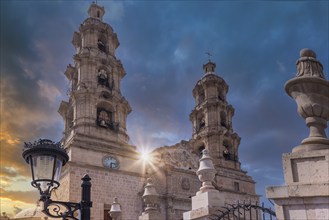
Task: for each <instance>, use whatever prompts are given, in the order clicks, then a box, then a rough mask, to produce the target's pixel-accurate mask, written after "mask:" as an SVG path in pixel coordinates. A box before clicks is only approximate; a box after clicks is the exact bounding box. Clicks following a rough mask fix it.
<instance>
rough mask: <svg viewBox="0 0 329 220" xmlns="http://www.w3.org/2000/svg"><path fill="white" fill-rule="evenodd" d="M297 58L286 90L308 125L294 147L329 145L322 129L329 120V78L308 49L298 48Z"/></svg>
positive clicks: (300, 149) (318, 148)
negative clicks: (306, 130) (306, 133)
mask: <svg viewBox="0 0 329 220" xmlns="http://www.w3.org/2000/svg"><path fill="white" fill-rule="evenodd" d="M300 56H301V58H299V59H298V61H297V71H298V72H297V76H296V77H295V78H293V79H291V80H289V81H288V82H287V83H286V85H285V90H286V92H287V93H288V95H289V96H291V97H292V98H293V99H295V101H296V103H297V107H298V113H299V115H300V116H301V117H302V118H304V119H305V122H306V125H307V126H308V127H309V128H310V134H309V137H307V138H305V139H304V140H303V141H302V143H301V144H302V145H301V146H297V147H295V148H294V149H293V152H296V151H310V150H321V149H328V146H329V139H328V138H327V136H326V132H325V129H326V128H327V122H328V120H329V105H328V103H329V81H327V80H326V79H325V77H324V74H323V71H322V65H321V63H320V62H319V61H317V60H316V59H315V58H316V54H315V53H314V52H313V51H312V50H310V49H303V50H301V52H300Z"/></svg>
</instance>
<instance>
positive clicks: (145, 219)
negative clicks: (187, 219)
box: [138, 178, 164, 220]
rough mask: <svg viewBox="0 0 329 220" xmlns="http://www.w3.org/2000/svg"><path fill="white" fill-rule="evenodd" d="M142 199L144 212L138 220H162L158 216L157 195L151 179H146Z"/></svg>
mask: <svg viewBox="0 0 329 220" xmlns="http://www.w3.org/2000/svg"><path fill="white" fill-rule="evenodd" d="M142 198H143V200H144V203H145V210H144V212H143V213H142V215H141V216H139V217H138V220H164V219H163V218H162V215H161V214H160V208H159V194H158V193H157V192H156V189H155V187H154V184H153V180H152V179H151V178H148V179H147V184H146V186H145V190H144V194H143V196H142Z"/></svg>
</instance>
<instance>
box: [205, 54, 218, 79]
mask: <svg viewBox="0 0 329 220" xmlns="http://www.w3.org/2000/svg"><path fill="white" fill-rule="evenodd" d="M206 54H207V55H208V63H206V64H203V71H204V73H205V74H207V73H215V69H216V64H215V63H213V62H211V59H210V58H211V56H212V54H211V53H209V52H206Z"/></svg>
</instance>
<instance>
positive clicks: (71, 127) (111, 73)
mask: <svg viewBox="0 0 329 220" xmlns="http://www.w3.org/2000/svg"><path fill="white" fill-rule="evenodd" d="M104 13H105V10H104V7H101V6H99V5H97V4H95V3H92V4H91V6H90V7H89V10H88V15H89V17H88V18H87V19H86V20H85V21H84V22H83V23H82V24H81V25H80V28H79V31H77V32H75V33H74V35H73V40H72V43H73V45H74V47H75V49H76V54H75V55H74V65H68V67H67V69H66V71H65V76H66V77H67V78H68V80H69V81H70V89H69V94H68V95H69V101H68V102H66V101H63V102H62V103H61V105H60V108H59V113H60V114H61V116H62V117H63V119H64V123H65V131H64V138H63V142H64V145H69V144H70V143H71V142H75V141H81V140H88V142H92V143H94V144H96V145H100V144H102V143H104V142H106V143H107V146H103V147H111V146H112V145H116V146H118V145H120V148H125V147H127V143H128V141H129V137H128V135H127V133H126V118H127V115H128V114H129V113H130V112H131V107H130V105H129V103H128V102H127V100H126V99H125V98H124V97H123V96H122V95H121V91H120V82H121V79H122V78H123V77H124V76H125V74H126V73H125V70H124V68H123V66H122V64H121V62H120V60H118V59H117V58H116V57H115V50H116V48H117V47H118V46H119V41H118V38H117V35H116V33H114V32H113V29H112V27H111V26H110V25H109V24H107V23H104V22H103V21H102V20H103V15H104ZM102 145H104V144H102ZM86 147H89V148H90V147H93V145H89V146H86Z"/></svg>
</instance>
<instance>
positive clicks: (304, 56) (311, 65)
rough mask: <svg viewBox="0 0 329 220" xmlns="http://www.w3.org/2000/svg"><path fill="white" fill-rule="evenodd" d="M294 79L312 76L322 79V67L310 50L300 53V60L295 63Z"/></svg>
mask: <svg viewBox="0 0 329 220" xmlns="http://www.w3.org/2000/svg"><path fill="white" fill-rule="evenodd" d="M296 65H297V74H296V77H302V76H314V77H319V78H322V79H324V78H325V77H324V73H323V66H322V64H321V63H320V62H319V61H318V60H317V59H316V54H315V53H314V52H313V51H312V50H310V49H307V48H306V49H303V50H301V51H300V58H299V59H298V60H297V62H296Z"/></svg>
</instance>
